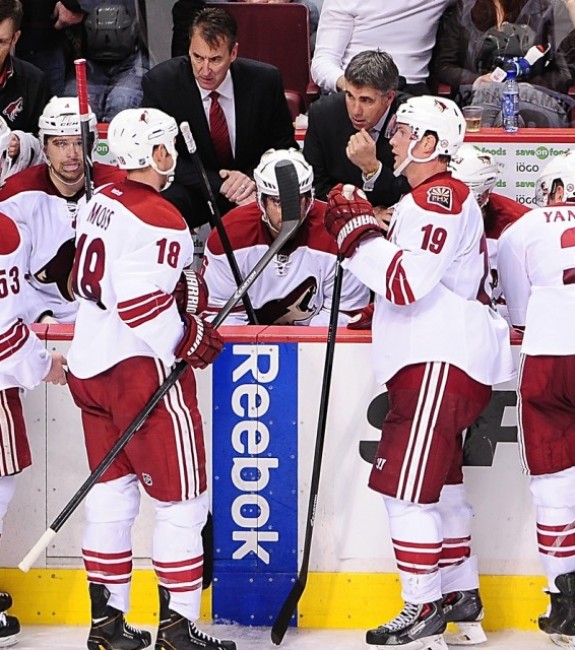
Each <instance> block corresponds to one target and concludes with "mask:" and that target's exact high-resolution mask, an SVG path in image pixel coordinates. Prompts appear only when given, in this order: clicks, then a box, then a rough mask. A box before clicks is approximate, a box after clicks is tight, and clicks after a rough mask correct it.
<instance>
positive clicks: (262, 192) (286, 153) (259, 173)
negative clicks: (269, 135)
mask: <svg viewBox="0 0 575 650" xmlns="http://www.w3.org/2000/svg"><path fill="white" fill-rule="evenodd" d="M280 160H289V162H291V163H292V164H293V166H294V168H295V170H296V173H297V180H298V184H299V193H300V196H305V195H306V194H308V195H309V200H308V201H307V203H306V206H305V210H304V214H303V215H302V217H301V219H300V221H303V220H304V219H305V218H306V217H307V215H308V214H309V211H310V210H311V208H312V206H313V203H314V198H313V194H314V192H313V168H312V166H311V165H310V164H309V163H308V162H307V160H306V159H305V158H304V155H303V153H302V152H301V151H300V150H299V149H295V148H293V147H291V148H290V149H268V150H267V151H266V152H265V153H264V154H263V155H262V157H261V159H260V162H259V165H258V166H257V167H256V168H255V169H254V181H255V183H256V189H257V200H258V205H259V206H260V210H261V211H262V220H263V221H264V223H265V224H266V225H267V226H268V227H269V228H270V229H271V230H273V231H274V232H278V229H277V228H276V227H275V226H273V224H272V223H271V222H270V220H269V217H268V215H267V212H266V207H265V205H264V196H272V197H276V198H277V197H279V195H280V191H279V187H278V181H277V178H276V173H275V167H276V164H277V163H278V162H280Z"/></svg>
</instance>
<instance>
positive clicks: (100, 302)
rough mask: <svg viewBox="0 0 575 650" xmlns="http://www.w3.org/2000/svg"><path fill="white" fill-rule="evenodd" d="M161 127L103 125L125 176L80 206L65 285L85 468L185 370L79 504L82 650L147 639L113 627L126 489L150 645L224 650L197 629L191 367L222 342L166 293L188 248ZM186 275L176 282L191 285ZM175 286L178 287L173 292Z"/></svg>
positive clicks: (197, 485)
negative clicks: (84, 622)
mask: <svg viewBox="0 0 575 650" xmlns="http://www.w3.org/2000/svg"><path fill="white" fill-rule="evenodd" d="M177 132H178V129H177V125H176V122H175V121H174V119H173V118H171V117H169V116H168V115H166V114H165V113H163V112H162V111H159V110H157V109H145V108H142V109H128V110H125V111H122V112H121V113H119V114H118V115H117V116H116V117H115V118H114V119H113V120H112V121H111V123H110V127H109V131H108V141H109V145H110V149H111V150H112V152H113V153H114V154H115V156H116V157H117V159H118V164H119V166H120V167H121V168H122V169H126V170H128V177H127V180H125V181H123V182H120V183H112V184H109V185H106V186H104V187H102V188H100V190H99V191H97V192H96V194H95V195H94V196H93V197H92V199H91V201H90V202H89V203H88V204H87V205H86V206H83V207H82V208H81V209H80V212H79V214H78V223H77V232H76V247H77V249H76V255H75V258H74V270H73V274H72V276H73V287H74V293H75V294H76V295H77V296H78V301H79V303H80V305H79V309H78V315H77V320H76V324H75V331H74V338H73V340H72V345H71V348H70V352H69V368H70V372H69V384H70V389H71V392H72V395H73V397H74V401H75V402H76V404H77V405H78V406H79V407H80V408H81V410H82V421H83V426H84V438H85V443H86V449H87V452H88V461H89V464H90V467H92V468H93V467H95V466H96V465H97V464H98V462H99V461H100V460H101V459H102V457H103V456H104V454H105V453H106V452H107V451H108V450H109V449H110V448H111V447H112V445H113V444H114V443H115V442H116V440H117V439H118V437H119V436H120V435H121V433H122V432H123V431H124V430H125V429H126V428H127V426H128V425H129V424H130V423H131V422H132V420H133V419H134V418H135V416H136V415H137V414H138V413H139V412H140V411H141V410H142V408H143V407H144V406H145V404H146V403H147V402H148V400H149V399H150V397H151V395H152V394H153V393H154V392H155V391H156V389H157V388H158V386H160V385H161V384H162V383H163V382H164V380H165V379H166V377H167V376H168V375H169V373H170V370H171V367H172V365H173V364H174V362H175V361H176V360H177V359H183V360H185V361H186V362H187V363H188V364H189V367H188V368H187V369H186V370H185V371H184V374H183V375H182V376H181V377H180V378H179V379H178V381H177V382H176V383H175V385H174V386H173V387H172V388H171V390H170V391H169V392H168V393H167V396H166V397H165V398H164V400H163V401H162V402H161V403H160V404H159V405H158V406H156V408H155V409H154V410H153V412H152V413H151V414H150V416H149V417H148V418H147V420H146V421H145V423H144V424H143V426H142V427H141V428H140V429H139V430H138V432H137V433H136V435H135V436H134V438H132V440H131V441H130V442H129V443H128V445H127V447H126V448H125V449H124V450H123V451H122V452H121V453H120V454H119V455H118V457H117V458H116V459H115V461H114V462H113V463H112V465H111V467H110V468H109V469H108V470H107V471H106V472H105V474H104V475H103V476H102V478H101V479H100V481H99V482H98V483H97V484H96V485H95V486H94V488H93V489H92V490H91V492H90V494H89V495H88V497H87V500H86V521H87V524H86V528H85V531H84V538H83V544H82V549H83V551H82V552H83V557H84V565H85V568H86V572H87V574H88V581H89V591H90V598H91V603H92V628H91V630H90V634H89V638H88V648H89V649H90V650H101V649H102V648H105V649H106V650H138V649H139V648H145V647H148V646H149V645H150V643H151V638H150V634H149V633H148V632H145V631H141V630H136V629H134V628H132V627H130V626H129V625H128V624H127V623H126V622H125V620H124V613H125V612H127V611H128V609H129V591H130V579H131V574H132V542H131V531H132V525H133V523H134V519H135V517H136V515H137V513H138V507H139V495H140V493H139V488H138V483H140V484H141V485H142V486H143V488H144V489H145V490H146V492H147V493H148V494H149V495H150V497H151V498H152V499H153V500H154V505H155V513H156V520H155V527H154V533H153V544H152V562H153V566H154V569H155V571H156V574H157V576H158V581H159V596H160V621H159V629H158V637H157V640H156V645H155V648H156V650H199V649H200V648H201V649H202V650H235V648H236V645H235V643H234V642H233V641H220V640H218V639H215V638H213V637H210V636H208V635H206V634H204V633H203V632H201V631H200V630H199V629H198V628H197V627H196V626H195V623H194V621H196V620H197V619H198V618H199V614H200V598H201V587H202V564H203V555H202V539H201V530H202V527H203V525H204V523H205V521H206V517H207V512H208V494H207V492H206V489H207V484H206V471H205V451H204V441H203V432H202V422H201V416H200V413H199V411H198V403H197V397H196V383H195V378H194V373H193V370H192V369H193V368H205V367H206V366H207V365H208V364H210V363H212V361H213V360H214V359H215V358H216V356H217V355H218V354H219V352H220V351H221V349H222V346H223V341H222V339H221V337H220V335H219V334H218V332H217V331H216V330H214V329H213V328H212V327H211V325H210V324H209V323H207V322H205V321H203V320H202V319H201V318H200V317H199V316H197V315H195V314H194V313H188V312H187V311H185V307H184V305H187V308H188V309H190V308H191V309H193V310H194V311H197V310H201V309H202V308H203V306H205V304H206V302H207V298H206V297H205V296H201V295H198V294H197V293H196V294H195V297H196V298H197V299H198V300H200V299H201V302H202V303H203V305H200V304H198V303H194V301H193V297H194V296H192V293H190V295H189V296H188V298H189V300H182V301H181V307H182V311H183V313H180V312H179V310H178V303H177V301H176V299H175V298H174V292H175V290H176V289H177V288H178V292H177V293H178V295H180V294H179V286H178V285H179V283H180V282H181V280H180V278H181V275H182V270H183V268H184V267H185V266H186V265H188V264H190V263H191V261H192V255H193V243H192V239H191V235H190V232H189V229H188V227H187V226H186V223H185V221H184V219H183V218H182V216H181V214H180V213H179V212H178V211H177V209H176V208H175V207H174V206H172V205H171V204H170V203H168V201H166V200H165V199H164V198H163V197H162V196H161V195H160V190H162V189H163V188H165V187H166V186H167V185H168V183H169V182H170V179H171V177H172V176H173V172H174V169H175V166H176V158H177V153H176V149H175V137H176V135H177ZM193 279H194V276H193V273H192V274H190V280H192V281H193ZM185 286H187V283H186V285H185Z"/></svg>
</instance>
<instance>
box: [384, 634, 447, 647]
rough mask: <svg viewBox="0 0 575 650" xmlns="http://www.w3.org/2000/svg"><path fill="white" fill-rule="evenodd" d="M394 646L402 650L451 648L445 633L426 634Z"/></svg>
mask: <svg viewBox="0 0 575 650" xmlns="http://www.w3.org/2000/svg"><path fill="white" fill-rule="evenodd" d="M373 647H374V648H391V647H392V646H391V645H381V644H379V645H375V646H373ZM394 647H396V648H401V650H449V648H448V647H447V644H446V643H445V639H444V638H443V634H438V635H436V636H426V637H424V638H423V639H417V641H411V642H410V643H402V644H401V645H399V646H398V645H397V644H394Z"/></svg>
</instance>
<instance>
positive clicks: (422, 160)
mask: <svg viewBox="0 0 575 650" xmlns="http://www.w3.org/2000/svg"><path fill="white" fill-rule="evenodd" d="M418 142H420V140H412V141H411V142H410V143H409V146H408V148H407V155H406V157H405V160H404V161H403V162H402V163H401V164H400V165H399V167H398V168H397V169H394V170H393V175H394V176H399V175H400V174H401V173H402V172H403V170H404V169H405V168H406V167H407V165H409V163H411V162H416V163H426V162H430V161H431V160H434V159H435V158H437V156H439V152H438V151H437V148H435V150H434V152H433V153H432V154H431V155H430V156H427V158H416V157H415V156H414V155H413V149H414V147H415V145H416V144H417V143H418Z"/></svg>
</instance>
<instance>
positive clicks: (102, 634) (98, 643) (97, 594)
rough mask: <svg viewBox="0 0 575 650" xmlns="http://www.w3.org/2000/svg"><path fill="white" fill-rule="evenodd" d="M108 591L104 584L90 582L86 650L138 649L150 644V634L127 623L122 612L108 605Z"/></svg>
mask: <svg viewBox="0 0 575 650" xmlns="http://www.w3.org/2000/svg"><path fill="white" fill-rule="evenodd" d="M109 599H110V592H109V590H108V589H107V587H106V586H105V585H99V584H95V583H93V582H91V583H90V600H91V601H92V627H91V628H90V636H89V637H88V650H140V649H141V648H147V647H148V646H150V645H151V644H152V635H151V634H150V633H149V632H146V631H145V630H138V629H136V628H135V627H132V626H131V625H128V624H127V623H126V621H125V620H124V614H123V613H122V612H121V611H120V610H119V609H115V608H114V607H110V606H109V605H108V600H109Z"/></svg>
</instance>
